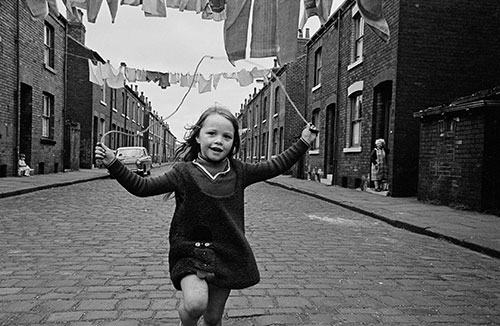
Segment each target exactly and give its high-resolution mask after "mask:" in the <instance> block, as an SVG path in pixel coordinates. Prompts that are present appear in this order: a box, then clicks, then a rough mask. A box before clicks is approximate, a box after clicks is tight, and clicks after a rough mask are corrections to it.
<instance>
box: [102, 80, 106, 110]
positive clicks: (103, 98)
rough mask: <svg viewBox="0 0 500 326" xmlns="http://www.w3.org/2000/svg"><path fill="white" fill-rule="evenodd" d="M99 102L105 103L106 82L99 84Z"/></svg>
mask: <svg viewBox="0 0 500 326" xmlns="http://www.w3.org/2000/svg"><path fill="white" fill-rule="evenodd" d="M101 103H102V104H104V105H106V83H104V85H102V86H101Z"/></svg>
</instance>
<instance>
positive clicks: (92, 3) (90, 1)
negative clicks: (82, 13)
mask: <svg viewBox="0 0 500 326" xmlns="http://www.w3.org/2000/svg"><path fill="white" fill-rule="evenodd" d="M101 4H102V0H87V21H88V22H89V23H95V20H96V19H97V15H98V14H99V11H100V10H101Z"/></svg>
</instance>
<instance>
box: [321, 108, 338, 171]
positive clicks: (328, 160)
mask: <svg viewBox="0 0 500 326" xmlns="http://www.w3.org/2000/svg"><path fill="white" fill-rule="evenodd" d="M336 119H337V116H336V110H335V103H332V104H330V105H328V106H327V107H326V117H325V129H324V133H325V145H324V146H325V151H324V153H325V155H324V158H323V159H324V163H323V171H325V173H326V175H327V176H328V175H333V174H334V173H335V164H334V162H335V161H336V158H335V156H336V153H335V143H336V141H337V139H336V132H335V130H336V128H335V126H336Z"/></svg>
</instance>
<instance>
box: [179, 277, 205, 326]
mask: <svg viewBox="0 0 500 326" xmlns="http://www.w3.org/2000/svg"><path fill="white" fill-rule="evenodd" d="M181 288H182V301H181V304H180V306H179V317H180V319H181V323H182V325H183V326H196V324H197V323H198V319H199V318H200V317H201V316H202V315H203V314H204V313H205V311H206V310H207V307H208V289H209V287H208V284H207V282H206V281H205V280H203V279H200V278H199V277H198V276H196V275H188V276H186V277H184V278H183V279H182V280H181Z"/></svg>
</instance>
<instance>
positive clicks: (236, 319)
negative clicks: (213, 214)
mask: <svg viewBox="0 0 500 326" xmlns="http://www.w3.org/2000/svg"><path fill="white" fill-rule="evenodd" d="M158 172H159V171H157V170H155V171H154V173H158ZM173 208H174V200H168V201H165V200H164V199H163V198H162V197H161V196H157V197H151V198H137V197H134V196H132V195H130V194H128V193H127V192H126V191H125V190H123V189H122V188H121V187H120V186H119V185H118V184H117V182H116V181H115V180H112V179H107V180H98V181H92V182H87V183H81V184H76V185H72V186H67V187H61V188H54V189H50V190H43V191H38V192H34V193H30V194H26V195H21V196H16V197H9V198H4V199H0V225H1V228H0V325H58V326H60V325H64V326H93V325H105V326H112V325H120V326H129V325H130V326H143V325H148V326H149V325H166V326H169V325H172V326H173V325H178V319H177V312H176V306H177V304H178V302H179V293H178V292H176V291H175V290H174V289H173V287H172V285H171V283H170V280H169V277H168V264H167V251H168V239H167V234H168V227H169V221H170V217H171V216H172V213H173ZM246 218H247V236H248V238H249V240H250V242H251V244H252V246H253V248H254V252H255V255H256V257H257V260H258V264H259V267H260V271H261V278H262V280H261V282H260V283H259V284H258V285H256V286H254V287H252V288H249V289H245V290H237V291H233V292H232V294H231V297H230V299H229V301H228V304H227V311H226V316H225V319H224V325H242V326H251V325H258V326H261V325H500V312H499V311H500V309H499V302H500V268H499V265H500V264H499V261H498V259H494V258H489V257H486V256H483V255H480V254H478V253H475V252H472V251H469V250H467V249H464V248H461V247H458V246H455V245H452V244H449V243H447V242H444V241H440V240H436V239H433V238H429V237H426V236H422V235H417V234H413V233H410V232H408V231H405V230H401V229H397V228H394V227H391V226H389V225H387V224H384V223H383V222H380V221H377V220H375V219H372V218H370V217H367V216H364V215H360V214H357V213H355V212H352V211H350V210H346V209H343V208H341V207H338V206H335V205H332V204H329V203H327V202H324V201H321V200H318V199H314V198H311V197H307V196H304V195H301V194H297V193H294V192H290V191H287V190H284V189H281V188H277V187H273V186H271V185H268V184H266V183H260V184H257V185H253V186H251V187H249V188H248V189H247V192H246Z"/></svg>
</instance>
